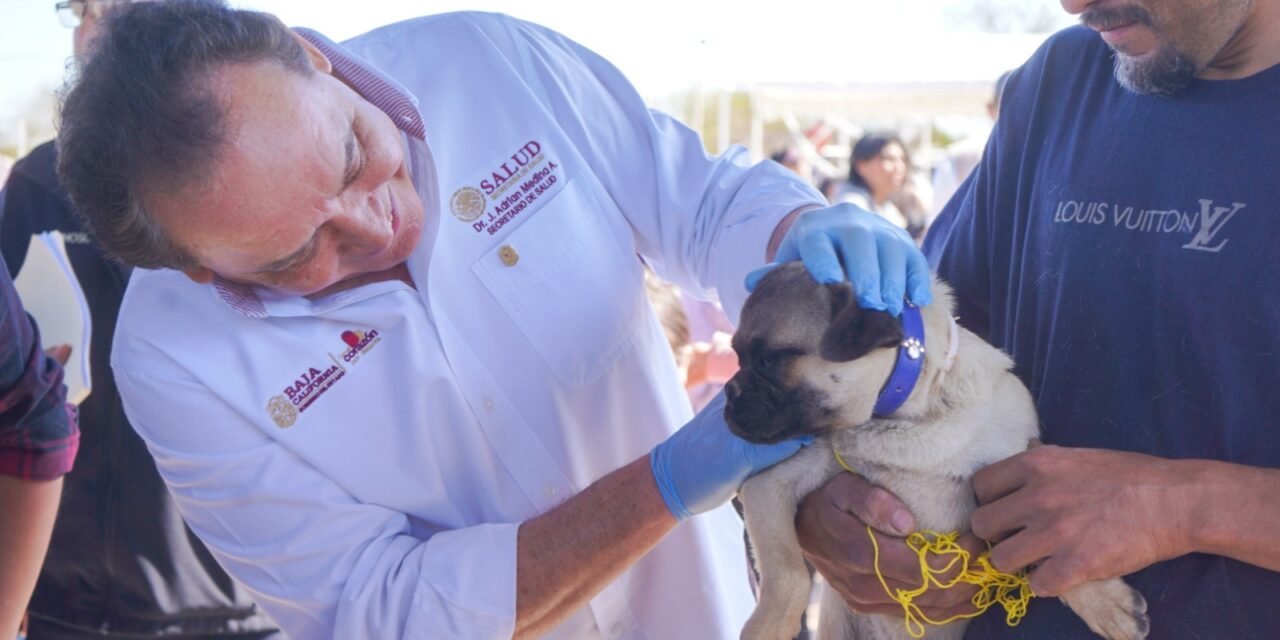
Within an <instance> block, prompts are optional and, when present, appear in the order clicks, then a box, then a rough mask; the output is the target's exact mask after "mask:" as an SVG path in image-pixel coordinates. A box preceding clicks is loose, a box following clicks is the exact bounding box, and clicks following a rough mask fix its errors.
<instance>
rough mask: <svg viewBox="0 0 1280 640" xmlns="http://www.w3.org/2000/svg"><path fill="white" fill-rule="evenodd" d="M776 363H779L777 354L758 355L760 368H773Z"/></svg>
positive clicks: (757, 363)
mask: <svg viewBox="0 0 1280 640" xmlns="http://www.w3.org/2000/svg"><path fill="white" fill-rule="evenodd" d="M775 364H778V356H777V354H773V353H761V354H759V355H757V356H756V368H758V369H764V370H768V369H772V368H773V366H774V365H775Z"/></svg>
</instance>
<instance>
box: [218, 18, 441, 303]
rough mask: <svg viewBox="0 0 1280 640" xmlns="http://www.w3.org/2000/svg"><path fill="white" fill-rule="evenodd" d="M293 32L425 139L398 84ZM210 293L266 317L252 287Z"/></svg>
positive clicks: (224, 285) (307, 34)
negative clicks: (314, 47)
mask: <svg viewBox="0 0 1280 640" xmlns="http://www.w3.org/2000/svg"><path fill="white" fill-rule="evenodd" d="M294 31H295V32H297V34H298V35H300V36H302V37H303V38H304V39H306V41H307V42H310V43H311V44H313V45H315V46H316V48H317V49H319V50H320V52H321V53H323V54H324V55H325V57H326V58H328V59H329V63H330V64H332V65H333V75H334V76H336V77H337V78H338V79H339V80H342V81H343V82H345V83H347V85H349V86H350V87H352V88H353V89H355V92H356V93H358V94H360V97H362V98H364V99H365V100H368V101H369V102H370V103H372V104H373V106H375V107H378V108H379V109H381V110H382V111H383V112H384V113H386V114H387V116H389V117H390V118H391V121H392V122H394V123H395V124H396V126H397V127H399V128H400V130H401V131H403V132H405V134H407V135H409V136H412V137H414V138H417V139H418V140H422V141H425V140H426V139H427V134H426V126H425V125H424V124H423V122H422V114H421V113H419V112H418V107H417V104H416V103H415V101H414V99H413V97H412V96H410V95H409V94H408V93H407V92H406V91H405V90H404V89H402V88H401V87H400V86H399V85H398V84H396V83H395V82H394V81H392V80H390V79H389V78H387V77H386V76H384V75H382V73H381V72H379V71H378V70H377V69H375V68H374V67H372V66H371V65H369V64H367V63H365V62H364V61H363V60H360V59H359V58H357V57H356V56H354V55H352V54H350V53H348V52H347V51H345V50H344V49H343V48H342V46H341V45H338V44H336V43H334V42H333V41H332V40H329V39H328V38H326V37H324V36H323V35H320V34H319V33H317V32H315V31H312V30H310V29H294ZM213 290H214V292H215V293H216V294H217V296H218V298H219V299H220V300H222V301H223V302H225V303H226V304H227V305H229V306H230V307H231V308H232V309H235V310H236V311H238V312H240V313H241V314H244V315H246V316H249V317H251V318H265V317H267V307H266V305H265V304H263V302H262V298H260V297H259V296H258V294H257V292H256V291H254V290H253V287H252V286H250V285H246V284H240V283H236V282H232V281H230V280H226V279H224V278H222V277H220V276H218V277H215V278H214V280H213Z"/></svg>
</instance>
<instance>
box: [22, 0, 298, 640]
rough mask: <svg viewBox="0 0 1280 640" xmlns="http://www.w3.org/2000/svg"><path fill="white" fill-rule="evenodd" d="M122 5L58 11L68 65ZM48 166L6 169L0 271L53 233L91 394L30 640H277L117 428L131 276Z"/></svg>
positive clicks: (131, 438) (40, 156) (52, 158)
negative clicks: (84, 320) (85, 335)
mask: <svg viewBox="0 0 1280 640" xmlns="http://www.w3.org/2000/svg"><path fill="white" fill-rule="evenodd" d="M122 4H125V3H120V2H108V1H95V0H89V1H87V2H85V1H80V2H67V3H60V5H59V7H58V9H59V14H60V15H59V17H60V18H62V19H63V24H65V25H67V26H74V27H75V38H74V42H75V54H76V59H77V61H80V62H82V61H83V60H84V56H85V53H86V51H87V50H88V49H89V44H90V43H91V40H92V38H93V36H94V34H95V32H96V30H97V27H98V25H99V24H100V20H101V19H102V18H103V16H104V14H105V13H107V12H109V11H110V10H111V8H112V7H113V6H116V5H122ZM56 164H57V150H56V148H55V145H54V143H53V142H49V143H46V144H43V145H40V146H39V147H37V148H36V149H35V150H33V151H32V152H31V153H30V154H29V155H28V156H26V157H25V158H23V159H21V160H19V161H18V163H17V164H15V165H14V167H13V170H12V171H11V173H10V175H9V178H8V181H7V182H6V183H5V186H4V190H3V193H4V197H3V198H2V199H0V202H2V204H0V253H2V254H3V257H4V261H5V265H6V266H7V267H8V269H9V271H10V272H11V273H12V274H14V276H15V277H16V276H17V274H18V273H19V272H20V271H21V269H22V266H23V263H24V262H25V261H26V258H27V248H28V246H29V245H30V242H31V238H32V237H33V236H34V235H37V234H40V233H44V232H48V231H59V232H61V233H62V235H63V240H64V243H65V245H66V252H67V257H68V260H69V261H70V264H71V268H72V270H73V272H74V274H75V277H76V279H77V280H78V283H79V287H80V289H81V290H82V291H83V292H84V295H85V298H86V300H87V302H88V306H89V315H90V321H91V326H92V338H91V343H90V345H89V365H90V374H91V375H90V377H91V380H92V390H91V392H90V394H89V396H88V397H87V398H86V399H85V400H84V402H82V403H81V404H80V407H79V418H80V423H81V425H82V426H83V431H82V433H83V436H82V442H83V447H82V451H81V454H80V456H79V459H78V461H77V465H76V468H75V469H74V471H72V472H71V473H70V474H68V475H67V477H66V479H65V484H64V486H63V495H62V506H61V508H60V509H59V511H58V516H57V520H56V522H55V524H54V526H53V536H52V539H51V541H50V544H49V552H48V556H47V558H46V560H45V563H44V565H43V567H42V568H41V570H40V575H39V578H38V581H37V582H36V586H35V592H34V594H33V595H32V597H31V601H30V605H29V607H28V616H29V619H28V629H27V633H28V637H29V638H30V640H49V639H58V640H74V639H78V638H112V637H129V638H143V637H162V636H163V637H166V638H168V637H181V638H228V639H230V638H240V639H246V640H247V639H250V638H253V639H258V638H274V637H282V636H279V632H278V631H276V630H275V628H274V626H275V625H274V623H272V621H271V620H270V619H269V618H268V617H267V616H266V614H265V613H263V612H262V611H261V610H260V609H258V608H257V607H256V606H255V605H254V603H253V602H252V601H251V600H250V598H249V596H248V595H247V594H246V593H245V592H244V590H243V589H242V588H240V587H239V586H237V585H236V584H235V583H234V582H233V581H232V580H231V578H229V577H228V576H227V574H226V573H225V572H223V571H222V569H221V568H220V567H219V566H218V565H217V563H216V562H215V561H214V559H213V557H212V556H211V555H210V554H209V552H208V550H207V549H206V548H205V547H204V545H203V544H202V543H201V542H200V541H199V540H198V539H197V538H196V537H195V536H194V535H192V533H191V532H190V530H188V529H187V527H186V525H185V524H184V523H183V521H182V517H181V515H179V513H178V511H177V509H176V508H175V506H174V505H173V500H172V498H171V497H170V496H169V493H168V490H167V489H166V488H165V486H164V483H163V482H162V481H161V480H160V477H159V474H158V473H157V471H156V467H155V463H154V461H153V460H152V457H151V455H150V453H149V452H148V451H147V448H146V445H145V444H144V443H143V442H142V439H141V438H139V437H138V435H137V434H136V433H134V431H133V428H132V427H131V426H130V425H129V422H128V420H127V419H126V417H125V414H124V409H123V407H122V406H121V404H120V397H119V394H118V392H117V391H116V385H115V379H114V377H113V375H112V371H111V366H110V360H111V338H112V335H113V334H114V333H115V324H116V315H117V313H118V312H119V309H120V302H121V299H122V298H123V297H124V292H125V287H126V284H127V283H128V280H129V269H128V268H127V267H124V266H122V265H120V264H119V263H117V262H115V261H112V260H110V259H108V258H106V257H105V256H104V254H103V253H102V252H101V251H100V250H99V247H98V244H97V242H96V240H94V238H93V237H92V236H91V235H89V234H88V233H86V232H85V230H84V229H83V228H82V227H81V225H80V222H79V219H78V216H77V215H76V214H75V212H74V210H73V208H72V205H71V202H70V201H69V200H68V198H67V195H66V193H65V192H64V191H63V190H62V188H61V187H60V186H59V184H58V179H57V176H56V174H55V172H54V167H55V165H56ZM47 346H51V347H52V346H54V345H47ZM3 637H4V636H3V635H0V638H3Z"/></svg>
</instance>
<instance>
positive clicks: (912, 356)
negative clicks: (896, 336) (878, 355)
mask: <svg viewBox="0 0 1280 640" xmlns="http://www.w3.org/2000/svg"><path fill="white" fill-rule="evenodd" d="M923 369H924V319H923V318H921V317H920V308H919V307H917V306H915V305H914V304H911V303H910V302H907V303H906V304H904V305H903V307H902V343H901V344H899V345H898V360H897V361H896V362H894V363H893V373H890V374H889V380H888V381H887V382H885V383H884V388H883V389H881V390H880V396H879V397H877V398H876V406H875V409H873V410H872V415H873V416H874V417H877V418H883V417H885V416H888V415H890V414H892V413H893V412H894V411H897V410H898V409H899V408H901V407H902V403H904V402H906V401H907V398H908V397H910V396H911V391H912V390H913V389H915V388H916V381H917V380H919V379H920V371H921V370H923Z"/></svg>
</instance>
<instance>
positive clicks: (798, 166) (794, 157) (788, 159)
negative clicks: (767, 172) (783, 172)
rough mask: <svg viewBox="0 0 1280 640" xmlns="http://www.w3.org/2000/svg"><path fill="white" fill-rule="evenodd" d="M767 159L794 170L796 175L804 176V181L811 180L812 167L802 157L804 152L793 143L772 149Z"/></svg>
mask: <svg viewBox="0 0 1280 640" xmlns="http://www.w3.org/2000/svg"><path fill="white" fill-rule="evenodd" d="M769 159H770V160H772V161H774V162H776V163H778V164H780V165H782V166H784V167H786V168H788V169H790V170H791V171H793V172H795V174H796V175H798V176H800V177H801V178H804V180H805V182H810V183H811V182H813V167H812V166H811V165H810V164H809V160H808V159H807V158H805V157H804V152H802V151H800V149H799V148H798V147H796V146H795V145H787V146H786V147H785V148H782V149H779V150H777V151H774V152H773V154H771V155H770V156H769Z"/></svg>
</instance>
